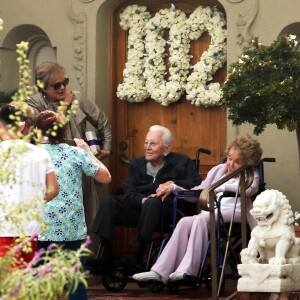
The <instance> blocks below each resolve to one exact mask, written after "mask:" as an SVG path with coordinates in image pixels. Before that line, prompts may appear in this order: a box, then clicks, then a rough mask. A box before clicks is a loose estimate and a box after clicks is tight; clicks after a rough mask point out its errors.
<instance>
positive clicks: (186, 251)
mask: <svg viewBox="0 0 300 300" xmlns="http://www.w3.org/2000/svg"><path fill="white" fill-rule="evenodd" d="M226 155H227V160H226V163H222V164H219V165H217V166H215V167H214V168H212V169H211V170H210V171H209V172H208V174H207V178H206V179H205V180H204V181H203V182H202V183H201V185H199V186H196V187H194V188H193V189H192V190H203V189H205V188H207V187H209V186H210V185H212V184H213V183H214V182H216V181H218V180H219V179H221V178H222V177H223V176H225V175H228V174H230V173H232V172H234V171H235V170H237V169H239V168H240V167H242V166H244V165H249V166H252V167H253V169H254V180H253V182H252V184H251V185H250V186H249V187H248V188H247V190H246V197H247V211H249V210H250V209H251V208H252V197H253V196H254V195H256V194H257V192H258V190H259V171H258V170H257V168H256V166H257V165H258V164H259V162H260V160H261V156H262V149H261V147H260V144H259V142H258V141H257V140H255V139H253V138H252V137H251V136H249V135H246V136H238V137H237V138H236V139H234V140H233V141H232V142H231V143H230V144H229V145H228V146H227V148H226ZM238 182H239V179H238V177H234V178H231V179H230V180H228V181H227V182H226V183H224V184H222V185H221V186H219V187H218V188H217V189H216V190H215V193H216V194H217V195H218V196H219V195H220V194H222V193H223V192H225V191H226V192H227V191H229V192H236V191H237V188H238ZM182 190H184V189H183V188H181V187H179V186H177V185H175V184H173V183H166V184H163V185H160V186H159V187H158V189H157V191H156V192H157V196H159V197H167V196H168V195H169V194H170V193H175V194H176V193H178V192H179V191H182ZM234 209H235V215H234V221H235V222H240V221H241V204H240V201H238V203H237V205H236V207H235V199H234V198H231V197H228V198H223V200H222V207H221V213H222V216H223V219H224V221H225V222H228V221H230V219H231V217H232V215H233V210H234ZM247 219H248V223H249V226H250V228H251V229H252V228H253V227H254V226H255V225H256V223H255V220H254V219H253V218H251V215H250V214H249V213H247ZM208 238H209V212H208V211H201V212H200V213H199V214H198V215H194V216H191V217H184V218H182V219H181V220H180V221H179V222H178V224H177V226H176V227H175V230H174V232H173V234H172V236H171V238H170V240H169V242H168V243H167V245H166V246H165V248H164V250H163V251H162V253H161V255H160V256H159V257H158V259H157V261H156V263H155V264H154V265H153V266H152V268H151V271H149V272H143V273H137V274H134V275H133V279H135V280H137V281H150V280H155V281H162V282H163V283H167V282H168V281H170V282H173V281H178V280H182V279H184V278H185V277H186V276H187V275H190V276H196V275H197V273H198V270H199V266H200V264H201V260H202V259H203V255H204V252H205V249H206V246H207V244H208Z"/></svg>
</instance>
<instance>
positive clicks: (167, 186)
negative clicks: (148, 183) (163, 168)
mask: <svg viewBox="0 0 300 300" xmlns="http://www.w3.org/2000/svg"><path fill="white" fill-rule="evenodd" d="M173 184H174V182H173V181H167V182H166V183H163V184H160V185H159V186H158V188H157V189H156V196H157V197H160V198H161V199H162V201H164V200H165V199H166V198H167V197H168V196H169V195H170V194H171V193H172V192H173V187H174V186H173Z"/></svg>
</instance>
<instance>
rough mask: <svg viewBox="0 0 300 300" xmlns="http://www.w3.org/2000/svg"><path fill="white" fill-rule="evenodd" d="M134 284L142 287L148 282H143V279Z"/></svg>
mask: <svg viewBox="0 0 300 300" xmlns="http://www.w3.org/2000/svg"><path fill="white" fill-rule="evenodd" d="M136 284H137V285H138V286H139V287H140V288H142V289H143V288H145V287H147V285H148V283H147V282H144V281H137V282H136Z"/></svg>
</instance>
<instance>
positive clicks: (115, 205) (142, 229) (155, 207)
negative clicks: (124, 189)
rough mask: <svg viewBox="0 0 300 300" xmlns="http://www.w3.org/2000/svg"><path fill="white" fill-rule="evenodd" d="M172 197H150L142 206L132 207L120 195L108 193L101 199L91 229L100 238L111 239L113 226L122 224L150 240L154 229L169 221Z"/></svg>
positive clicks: (161, 228) (163, 227) (160, 228)
mask: <svg viewBox="0 0 300 300" xmlns="http://www.w3.org/2000/svg"><path fill="white" fill-rule="evenodd" d="M172 209H173V198H167V199H166V200H165V201H164V202H162V201H161V199H160V198H150V199H149V200H147V201H146V202H145V203H144V204H143V205H142V208H139V207H133V206H132V205H130V204H129V203H128V202H127V201H125V200H124V199H122V197H118V196H114V195H109V196H105V197H103V198H102V199H101V202H100V206H99V208H98V211H97V214H96V217H95V219H94V222H93V225H92V231H93V232H94V233H96V234H97V235H99V236H100V237H101V238H105V239H107V240H110V241H111V240H112V237H113V227H114V226H116V225H123V226H127V227H136V228H137V233H138V237H139V238H142V239H143V240H145V241H151V238H152V234H153V232H155V231H160V230H164V229H165V228H167V227H168V225H165V226H163V225H164V223H166V224H170V223H171V219H172Z"/></svg>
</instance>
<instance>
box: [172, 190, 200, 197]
mask: <svg viewBox="0 0 300 300" xmlns="http://www.w3.org/2000/svg"><path fill="white" fill-rule="evenodd" d="M201 192H202V190H188V191H179V192H178V193H177V195H179V196H190V197H199V196H200V194H201Z"/></svg>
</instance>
